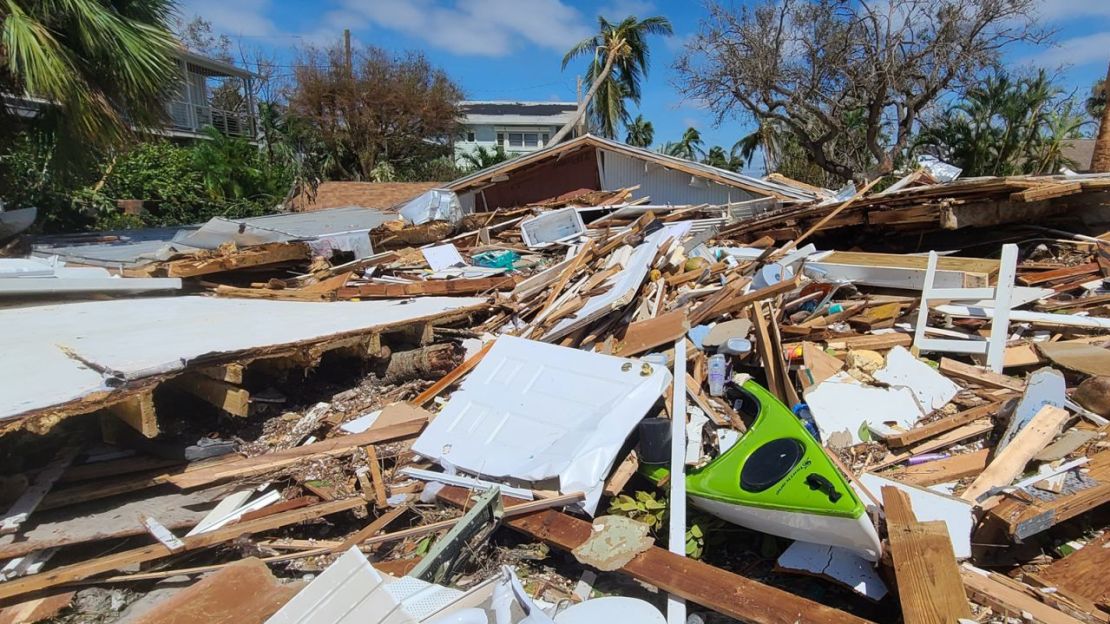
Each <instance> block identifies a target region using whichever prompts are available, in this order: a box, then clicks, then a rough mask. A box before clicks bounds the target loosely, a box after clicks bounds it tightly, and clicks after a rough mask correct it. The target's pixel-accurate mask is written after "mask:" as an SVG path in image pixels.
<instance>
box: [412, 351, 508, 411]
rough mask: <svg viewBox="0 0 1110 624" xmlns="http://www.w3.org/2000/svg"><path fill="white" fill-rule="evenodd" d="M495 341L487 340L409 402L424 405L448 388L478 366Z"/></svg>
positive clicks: (416, 405) (418, 405)
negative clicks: (476, 350) (479, 348)
mask: <svg viewBox="0 0 1110 624" xmlns="http://www.w3.org/2000/svg"><path fill="white" fill-rule="evenodd" d="M495 342H497V340H496V339H495V340H491V341H489V342H487V343H486V344H485V345H484V346H483V347H482V349H481V350H480V351H478V352H477V353H475V354H474V355H472V356H470V357H469V358H467V360H466V361H465V362H463V363H462V364H459V365H458V366H457V367H455V369H454V370H452V371H451V372H450V373H447V374H446V375H444V376H443V377H440V378H439V381H437V382H435V383H434V384H432V385H431V386H430V387H429V388H428V389H427V390H425V391H423V392H421V393H420V394H418V395H416V398H414V399H413V400H411V401H409V404H410V405H413V406H415V407H423V406H424V404H425V403H427V402H428V401H431V400H432V399H434V398H436V396H438V395H439V393H440V392H443V391H444V390H446V389H447V387H448V386H450V385H451V384H453V383H455V382H456V381H458V380H459V378H460V377H462V376H463V375H465V374H467V373H469V372H470V370H471V369H472V368H474V367H475V366H477V365H478V362H481V361H482V358H484V357H486V354H487V353H489V350H490V349H492V348H493V344H494V343H495Z"/></svg>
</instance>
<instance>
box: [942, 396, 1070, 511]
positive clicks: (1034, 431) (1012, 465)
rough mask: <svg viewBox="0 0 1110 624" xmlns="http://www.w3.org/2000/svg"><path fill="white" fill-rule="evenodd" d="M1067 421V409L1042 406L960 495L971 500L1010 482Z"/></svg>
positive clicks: (973, 500) (974, 500)
mask: <svg viewBox="0 0 1110 624" xmlns="http://www.w3.org/2000/svg"><path fill="white" fill-rule="evenodd" d="M1067 420H1068V412H1067V410H1063V409H1060V408H1058V407H1055V406H1052V405H1045V406H1044V407H1042V408H1041V409H1040V411H1038V412H1037V413H1036V415H1034V416H1033V419H1032V420H1030V421H1029V422H1028V423H1026V425H1025V426H1024V427H1023V428H1022V429H1021V431H1019V432H1018V434H1017V435H1016V436H1014V439H1013V441H1011V442H1010V443H1009V444H1007V445H1006V447H1005V448H1003V449H1002V450H1001V451H1000V452H999V453H998V454H997V455H995V457H994V459H992V460H991V463H990V464H989V465H988V466H987V469H986V470H984V471H983V472H982V473H980V474H979V476H978V477H976V478H975V481H972V483H971V485H969V486H968V488H967V489H966V490H964V493H963V495H962V496H961V498H963V499H964V500H966V501H970V502H972V503H974V502H977V501H978V500H979V498H980V497H981V496H982V495H984V494H986V493H988V492H990V491H991V490H992V489H994V488H1000V487H1006V486H1007V485H1010V484H1011V483H1013V482H1014V479H1016V478H1018V476H1020V475H1021V473H1022V471H1023V470H1025V465H1026V464H1028V463H1029V461H1030V460H1031V459H1033V457H1034V456H1035V455H1036V454H1037V453H1039V452H1041V450H1042V449H1044V447H1046V446H1048V443H1049V442H1052V439H1053V438H1055V437H1056V435H1057V434H1058V433H1060V430H1061V429H1062V428H1063V426H1064V423H1065V422H1066V421H1067Z"/></svg>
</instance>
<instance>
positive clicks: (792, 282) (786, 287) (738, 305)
mask: <svg viewBox="0 0 1110 624" xmlns="http://www.w3.org/2000/svg"><path fill="white" fill-rule="evenodd" d="M800 280H801V276H800V275H795V276H794V277H793V278H792V279H786V280H783V281H781V282H778V283H777V284H771V285H770V286H767V287H764V288H760V289H759V290H753V291H752V292H750V293H748V294H746V295H737V296H735V297H732V298H730V299H726V300H725V301H722V302H721V303H720V304H718V305H716V306H714V307H713V309H712V310H711V311H710V312H709V313H708V314H707V315H706V316H704V317H703V318H702V319H701V321H706V320H709V319H711V318H714V317H717V316H720V315H722V314H731V313H734V312H739V311H740V310H743V309H744V308H745V307H747V306H748V305H750V304H752V303H755V302H756V301H763V300H765V299H770V298H772V297H777V296H779V295H782V294H785V293H788V292H790V291H792V290H794V289H795V288H797V287H798V284H799V283H800ZM690 322H691V323H694V321H693V320H692V319H691V321H690Z"/></svg>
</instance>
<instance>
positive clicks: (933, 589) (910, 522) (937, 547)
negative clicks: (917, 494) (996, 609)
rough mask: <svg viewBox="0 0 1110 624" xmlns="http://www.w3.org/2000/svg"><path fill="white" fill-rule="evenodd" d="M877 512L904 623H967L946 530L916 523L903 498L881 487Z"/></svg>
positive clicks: (941, 525)
mask: <svg viewBox="0 0 1110 624" xmlns="http://www.w3.org/2000/svg"><path fill="white" fill-rule="evenodd" d="M883 508H884V511H885V512H886V523H887V529H888V536H889V539H890V555H891V558H892V559H893V560H894V576H895V578H897V579H898V598H899V600H900V601H901V604H902V618H903V620H904V621H905V622H906V624H953V623H954V622H957V621H959V620H960V619H961V618H967V619H971V605H969V604H968V602H967V595H966V594H965V593H964V588H963V583H962V582H961V580H960V568H959V566H958V564H957V563H956V554H955V553H954V552H953V551H952V540H951V539H950V538H949V537H948V525H947V524H945V523H944V522H943V521H940V520H938V521H933V522H918V521H917V518H916V517H915V516H914V513H913V508H912V506H911V505H910V498H909V496H908V495H907V494H906V493H905V492H903V491H902V490H899V489H898V488H896V487H893V486H889V485H887V486H883Z"/></svg>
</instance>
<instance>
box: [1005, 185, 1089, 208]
mask: <svg viewBox="0 0 1110 624" xmlns="http://www.w3.org/2000/svg"><path fill="white" fill-rule="evenodd" d="M1082 192H1083V187H1082V186H1081V185H1080V184H1079V182H1050V183H1047V184H1039V185H1037V186H1034V187H1032V188H1028V189H1025V190H1024V191H1017V192H1014V193H1010V201H1015V202H1019V203H1028V202H1035V201H1044V200H1046V199H1055V198H1057V197H1064V196H1067V195H1075V194H1076V193H1082Z"/></svg>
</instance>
